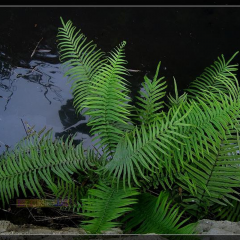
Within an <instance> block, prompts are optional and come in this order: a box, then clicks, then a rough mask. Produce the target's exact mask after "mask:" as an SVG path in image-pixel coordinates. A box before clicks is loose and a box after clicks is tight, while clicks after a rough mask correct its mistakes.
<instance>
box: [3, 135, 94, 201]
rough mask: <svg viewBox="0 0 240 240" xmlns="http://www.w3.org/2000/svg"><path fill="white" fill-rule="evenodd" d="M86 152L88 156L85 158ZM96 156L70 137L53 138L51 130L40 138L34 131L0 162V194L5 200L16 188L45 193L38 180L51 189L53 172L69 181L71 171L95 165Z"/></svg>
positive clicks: (15, 191)
mask: <svg viewBox="0 0 240 240" xmlns="http://www.w3.org/2000/svg"><path fill="white" fill-rule="evenodd" d="M87 156H88V157H89V158H87ZM96 165H97V162H96V158H95V156H94V154H93V153H92V151H91V150H89V151H88V153H87V154H85V153H84V150H83V148H82V144H79V145H77V146H76V147H75V146H73V138H71V137H68V138H67V140H66V141H65V142H63V140H62V139H56V140H55V141H54V142H53V140H52V132H50V133H48V134H47V135H45V136H44V137H42V138H40V139H39V135H37V134H34V135H33V136H32V137H29V138H28V139H26V140H23V141H21V143H20V144H18V145H17V147H16V149H14V151H12V152H9V153H8V154H7V155H5V156H4V159H3V160H2V161H1V165H0V198H1V200H2V201H3V205H4V204H5V202H6V201H7V202H8V201H9V199H12V198H13V197H14V195H15V193H16V194H17V196H19V189H21V190H22V192H23V193H24V196H26V190H25V189H26V188H27V189H28V190H29V191H30V192H31V193H32V194H33V195H34V196H35V194H36V195H37V196H38V197H41V196H43V195H44V192H43V190H42V187H41V184H42V181H43V182H45V184H47V185H48V186H49V188H50V189H52V190H53V191H54V192H57V185H56V183H55V182H54V181H53V178H52V176H53V175H56V176H58V177H59V178H61V179H63V180H64V181H66V182H68V183H71V182H72V179H71V175H72V174H73V173H79V171H86V170H89V169H91V168H92V167H94V166H96Z"/></svg>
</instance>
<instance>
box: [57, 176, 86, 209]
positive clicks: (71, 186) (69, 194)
mask: <svg viewBox="0 0 240 240" xmlns="http://www.w3.org/2000/svg"><path fill="white" fill-rule="evenodd" d="M56 185H57V189H55V191H56V190H57V191H56V192H53V193H54V194H55V196H56V197H57V198H59V199H62V200H63V199H68V201H69V206H67V207H62V209H65V210H68V211H73V212H76V213H79V212H80V210H81V208H82V204H81V199H82V198H84V197H85V195H86V189H85V188H84V186H82V185H77V184H75V182H74V181H72V182H66V181H63V180H62V179H61V178H58V180H57V184H56Z"/></svg>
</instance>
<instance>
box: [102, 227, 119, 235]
mask: <svg viewBox="0 0 240 240" xmlns="http://www.w3.org/2000/svg"><path fill="white" fill-rule="evenodd" d="M102 234H106V235H113V234H123V231H122V230H121V229H120V228H112V229H110V230H108V231H102Z"/></svg>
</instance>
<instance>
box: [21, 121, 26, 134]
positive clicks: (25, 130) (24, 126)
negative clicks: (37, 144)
mask: <svg viewBox="0 0 240 240" xmlns="http://www.w3.org/2000/svg"><path fill="white" fill-rule="evenodd" d="M21 121H22V124H23V127H24V130H25V133H26V135H27V136H28V133H27V130H26V128H25V125H24V123H23V120H22V119H21Z"/></svg>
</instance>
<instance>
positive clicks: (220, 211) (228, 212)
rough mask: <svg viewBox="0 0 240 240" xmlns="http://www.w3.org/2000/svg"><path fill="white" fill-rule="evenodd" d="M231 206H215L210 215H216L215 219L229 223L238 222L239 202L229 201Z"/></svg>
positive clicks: (239, 219) (239, 216)
mask: <svg viewBox="0 0 240 240" xmlns="http://www.w3.org/2000/svg"><path fill="white" fill-rule="evenodd" d="M230 203H231V205H232V206H230V205H227V206H222V205H218V204H216V205H215V206H213V208H212V213H213V214H215V215H216V219H219V220H228V221H231V222H239V221H240V201H236V200H231V201H230Z"/></svg>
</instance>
